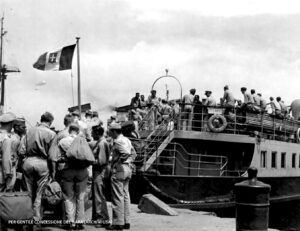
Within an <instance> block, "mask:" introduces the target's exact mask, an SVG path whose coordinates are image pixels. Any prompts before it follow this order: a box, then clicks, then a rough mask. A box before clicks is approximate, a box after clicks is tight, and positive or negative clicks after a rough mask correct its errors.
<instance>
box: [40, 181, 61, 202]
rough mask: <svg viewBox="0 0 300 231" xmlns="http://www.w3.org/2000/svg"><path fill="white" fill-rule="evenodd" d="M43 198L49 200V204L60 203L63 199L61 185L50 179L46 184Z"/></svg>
mask: <svg viewBox="0 0 300 231" xmlns="http://www.w3.org/2000/svg"><path fill="white" fill-rule="evenodd" d="M42 199H43V200H45V201H47V203H48V204H49V205H57V204H59V203H60V202H61V201H62V199H63V195H62V190H61V187H60V185H59V184H58V183H57V182H56V181H52V180H51V179H50V180H49V181H48V183H47V184H46V185H45V189H44V191H43V194H42Z"/></svg>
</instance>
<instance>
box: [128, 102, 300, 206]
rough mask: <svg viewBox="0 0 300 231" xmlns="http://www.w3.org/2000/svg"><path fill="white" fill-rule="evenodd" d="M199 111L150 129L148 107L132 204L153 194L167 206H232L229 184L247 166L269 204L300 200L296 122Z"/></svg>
mask: <svg viewBox="0 0 300 231" xmlns="http://www.w3.org/2000/svg"><path fill="white" fill-rule="evenodd" d="M199 108H200V109H199ZM199 108H198V110H197V112H195V111H194V112H192V113H191V114H190V115H189V118H188V119H187V118H186V115H184V112H179V113H178V114H174V113H173V114H170V115H168V116H164V117H163V119H162V120H161V121H160V122H157V121H154V123H155V126H154V129H149V128H150V127H151V126H150V124H151V123H153V121H150V120H153V117H151V113H152V114H153V110H156V109H155V107H151V108H150V109H149V113H148V114H147V115H146V116H145V117H144V118H143V120H141V121H139V122H138V127H139V132H140V134H141V139H135V140H134V139H133V143H134V144H135V147H136V149H137V153H138V157H137V159H136V168H137V169H136V175H135V177H134V179H133V181H132V187H131V188H132V196H133V200H136V201H137V200H138V199H139V197H140V196H141V195H142V194H143V193H146V192H152V193H154V194H156V195H157V196H158V197H160V198H161V199H163V200H164V201H166V202H168V203H170V204H177V205H180V204H181V205H183V206H184V205H187V204H189V205H191V204H196V205H197V206H199V208H200V209H206V208H207V209H210V208H217V207H222V206H223V207H224V206H232V205H233V188H234V184H235V183H237V182H240V181H242V180H245V177H247V173H246V171H247V169H248V168H249V167H250V166H254V167H256V168H257V169H258V177H259V178H260V180H262V181H264V182H265V183H268V184H270V185H271V186H272V191H271V201H272V202H274V203H276V202H281V201H286V200H298V199H299V198H300V144H299V143H300V139H299V128H300V122H298V121H296V120H294V119H291V118H287V117H284V118H277V117H276V116H275V115H270V114H267V113H265V112H256V113H255V112H247V111H245V110H242V111H241V110H239V109H234V110H231V111H228V109H226V108H222V107H205V106H200V107H199ZM141 182H143V183H141ZM137 184H138V185H139V187H138V188H137V186H136V185H137Z"/></svg>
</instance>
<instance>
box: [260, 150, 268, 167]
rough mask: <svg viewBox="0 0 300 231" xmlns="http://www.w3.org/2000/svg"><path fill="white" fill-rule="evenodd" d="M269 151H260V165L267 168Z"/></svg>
mask: <svg viewBox="0 0 300 231" xmlns="http://www.w3.org/2000/svg"><path fill="white" fill-rule="evenodd" d="M266 156H267V152H266V151H261V153H260V167H261V168H266V167H267V161H266Z"/></svg>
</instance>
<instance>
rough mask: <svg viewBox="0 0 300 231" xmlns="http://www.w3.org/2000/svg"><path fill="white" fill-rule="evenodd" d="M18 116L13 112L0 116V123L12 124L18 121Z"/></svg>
mask: <svg viewBox="0 0 300 231" xmlns="http://www.w3.org/2000/svg"><path fill="white" fill-rule="evenodd" d="M16 118H17V117H16V115H15V114H14V113H12V112H7V113H4V114H2V115H1V116H0V123H10V122H13V121H14V120H15V119H16Z"/></svg>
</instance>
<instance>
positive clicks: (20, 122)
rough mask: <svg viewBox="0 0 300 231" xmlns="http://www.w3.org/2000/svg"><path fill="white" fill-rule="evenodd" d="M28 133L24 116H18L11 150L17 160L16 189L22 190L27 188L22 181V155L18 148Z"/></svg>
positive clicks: (14, 125) (14, 123)
mask: <svg viewBox="0 0 300 231" xmlns="http://www.w3.org/2000/svg"><path fill="white" fill-rule="evenodd" d="M25 134H26V124H25V119H24V118H17V119H16V120H15V121H14V122H13V132H12V136H11V137H12V142H11V149H12V150H11V152H12V154H11V155H12V160H13V162H16V165H15V166H16V167H15V168H16V183H15V187H14V189H15V190H16V191H20V190H21V189H25V188H24V185H23V181H22V175H23V174H22V172H23V170H22V160H23V159H22V156H21V155H18V150H19V147H20V143H21V140H22V139H23V137H24V136H25Z"/></svg>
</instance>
